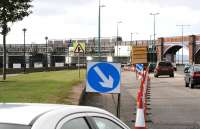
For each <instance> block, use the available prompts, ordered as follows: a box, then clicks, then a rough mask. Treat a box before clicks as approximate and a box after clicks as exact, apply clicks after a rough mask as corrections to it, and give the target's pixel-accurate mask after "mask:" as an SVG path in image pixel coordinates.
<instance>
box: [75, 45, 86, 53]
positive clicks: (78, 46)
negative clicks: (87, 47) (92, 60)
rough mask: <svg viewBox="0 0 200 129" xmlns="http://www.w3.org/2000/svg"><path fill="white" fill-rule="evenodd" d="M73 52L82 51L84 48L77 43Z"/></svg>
mask: <svg viewBox="0 0 200 129" xmlns="http://www.w3.org/2000/svg"><path fill="white" fill-rule="evenodd" d="M74 52H75V53H84V49H83V48H82V46H81V45H80V44H79V43H78V45H77V46H76V48H75V50H74Z"/></svg>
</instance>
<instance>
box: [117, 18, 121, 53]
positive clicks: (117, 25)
mask: <svg viewBox="0 0 200 129" xmlns="http://www.w3.org/2000/svg"><path fill="white" fill-rule="evenodd" d="M120 23H122V21H118V22H117V56H118V35H119V24H120Z"/></svg>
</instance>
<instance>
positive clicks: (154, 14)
mask: <svg viewBox="0 0 200 129" xmlns="http://www.w3.org/2000/svg"><path fill="white" fill-rule="evenodd" d="M159 14H160V13H150V15H152V16H153V19H154V20H153V21H154V22H153V30H154V34H153V35H154V39H153V44H152V48H153V49H152V53H153V55H152V58H153V60H152V62H154V53H155V44H156V15H159Z"/></svg>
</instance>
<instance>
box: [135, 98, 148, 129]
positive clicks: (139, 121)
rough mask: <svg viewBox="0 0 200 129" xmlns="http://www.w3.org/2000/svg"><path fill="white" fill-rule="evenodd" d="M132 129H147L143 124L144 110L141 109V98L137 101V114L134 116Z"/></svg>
mask: <svg viewBox="0 0 200 129" xmlns="http://www.w3.org/2000/svg"><path fill="white" fill-rule="evenodd" d="M134 129H147V128H146V124H145V116H144V108H143V102H142V98H141V97H140V99H139V105H138V108H137V114H136V121H135V127H134Z"/></svg>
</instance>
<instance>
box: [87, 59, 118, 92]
mask: <svg viewBox="0 0 200 129" xmlns="http://www.w3.org/2000/svg"><path fill="white" fill-rule="evenodd" d="M120 68H121V67H120V64H115V63H103V62H90V63H88V67H87V87H86V91H87V92H97V93H119V92H120V78H121V77H120V71H121V70H120Z"/></svg>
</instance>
